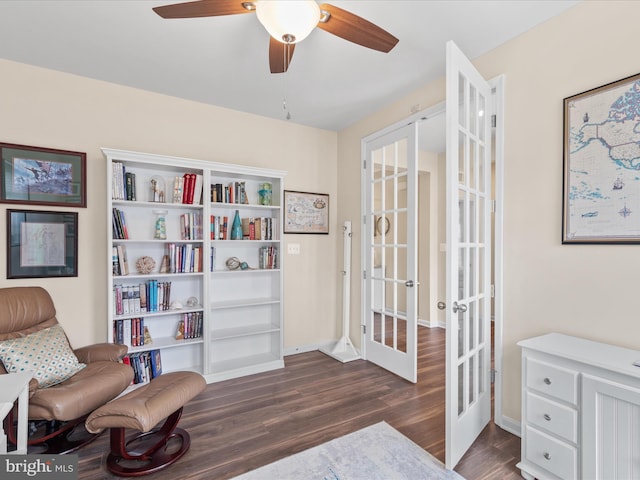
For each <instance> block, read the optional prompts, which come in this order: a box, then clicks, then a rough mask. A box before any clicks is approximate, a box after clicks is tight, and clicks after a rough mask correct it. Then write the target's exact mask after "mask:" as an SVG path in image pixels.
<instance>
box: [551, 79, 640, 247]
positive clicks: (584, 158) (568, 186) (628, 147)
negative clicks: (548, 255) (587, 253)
mask: <svg viewBox="0 0 640 480" xmlns="http://www.w3.org/2000/svg"><path fill="white" fill-rule="evenodd" d="M563 203H564V205H563V226H562V243H602V244H607V243H616V244H619V243H640V74H637V75H634V76H632V77H627V78H623V79H622V80H618V81H616V82H613V83H609V84H607V85H603V86H601V87H598V88H594V89H592V90H588V91H586V92H583V93H579V94H577V95H574V96H572V97H567V98H565V99H564V190H563Z"/></svg>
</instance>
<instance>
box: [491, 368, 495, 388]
mask: <svg viewBox="0 0 640 480" xmlns="http://www.w3.org/2000/svg"><path fill="white" fill-rule="evenodd" d="M494 383H496V371H495V369H493V368H492V369H491V384H492V385H493V384H494Z"/></svg>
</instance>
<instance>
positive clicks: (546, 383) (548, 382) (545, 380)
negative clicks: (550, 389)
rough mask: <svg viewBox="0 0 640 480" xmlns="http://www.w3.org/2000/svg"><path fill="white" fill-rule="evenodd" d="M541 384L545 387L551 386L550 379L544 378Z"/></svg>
mask: <svg viewBox="0 0 640 480" xmlns="http://www.w3.org/2000/svg"><path fill="white" fill-rule="evenodd" d="M543 382H544V383H545V385H551V379H550V378H549V377H544V380H543Z"/></svg>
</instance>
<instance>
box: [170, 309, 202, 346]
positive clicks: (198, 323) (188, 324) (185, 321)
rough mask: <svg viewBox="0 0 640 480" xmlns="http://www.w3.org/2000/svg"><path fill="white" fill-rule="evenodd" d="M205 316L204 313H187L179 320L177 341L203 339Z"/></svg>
mask: <svg viewBox="0 0 640 480" xmlns="http://www.w3.org/2000/svg"><path fill="white" fill-rule="evenodd" d="M203 323H204V314H203V313H202V312H185V313H183V314H182V316H181V318H180V320H178V326H177V327H176V340H190V339H194V338H202V331H203Z"/></svg>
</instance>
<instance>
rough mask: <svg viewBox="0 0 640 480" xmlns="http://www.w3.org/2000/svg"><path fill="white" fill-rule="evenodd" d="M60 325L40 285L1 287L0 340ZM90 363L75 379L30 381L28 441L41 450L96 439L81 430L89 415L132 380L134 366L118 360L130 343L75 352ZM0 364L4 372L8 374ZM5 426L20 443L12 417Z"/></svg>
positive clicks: (68, 447)
mask: <svg viewBox="0 0 640 480" xmlns="http://www.w3.org/2000/svg"><path fill="white" fill-rule="evenodd" d="M56 325H58V320H57V319H56V309H55V307H54V305H53V301H52V299H51V296H50V295H49V293H48V292H47V291H46V290H44V289H43V288H41V287H13V288H0V342H2V341H6V340H10V339H15V338H19V337H25V336H27V335H29V334H33V333H35V332H40V331H42V330H44V329H47V328H50V327H54V326H56ZM73 353H75V355H76V357H77V358H78V361H79V362H81V363H84V364H86V367H84V368H82V369H81V370H79V371H78V372H77V373H75V374H73V376H71V377H70V378H68V379H66V380H64V381H62V382H61V383H58V384H56V385H52V386H49V387H46V388H41V387H40V385H39V383H38V381H37V380H36V379H32V380H31V382H30V385H29V390H30V392H29V415H28V418H29V421H30V431H31V434H30V437H29V445H42V444H44V447H43V448H40V449H39V450H38V453H42V452H47V453H63V452H70V451H73V450H75V449H77V448H79V447H80V446H82V445H84V444H86V443H88V442H89V441H91V440H92V439H93V438H95V437H92V436H90V435H88V434H87V433H86V432H78V430H77V428H76V427H77V426H82V425H83V423H84V419H85V418H86V416H87V415H89V414H90V413H91V412H93V411H94V410H95V409H97V408H98V407H100V406H102V405H104V404H105V403H107V402H108V401H110V400H112V399H113V398H115V397H117V396H118V395H119V394H120V393H121V392H122V391H124V390H125V389H126V388H127V386H129V385H130V384H131V381H132V379H133V370H132V369H131V367H130V366H128V365H124V364H122V363H119V360H121V359H122V357H124V355H125V354H126V353H127V347H126V346H124V345H116V344H110V343H103V344H96V345H90V346H86V347H82V348H79V349H77V350H74V351H73ZM4 367H5V366H4V365H3V364H2V363H1V362H0V374H5V375H6V374H7V370H6V369H5V368H4ZM6 423H9V425H5V429H6V431H7V432H9V440H10V441H12V442H14V443H15V430H14V428H13V425H11V423H13V421H12V419H11V416H10V417H8V420H7V422H6Z"/></svg>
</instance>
